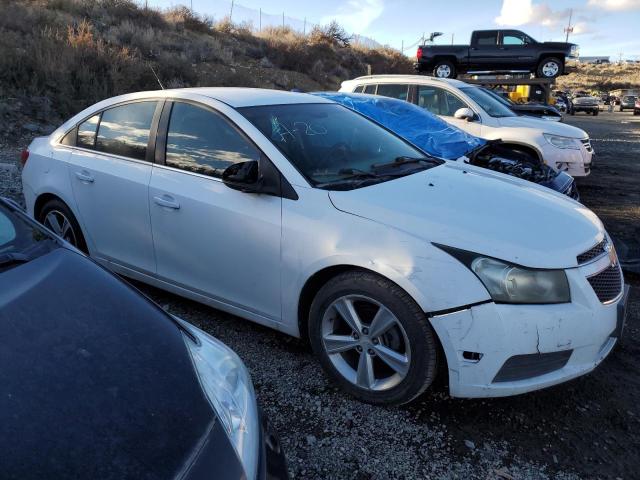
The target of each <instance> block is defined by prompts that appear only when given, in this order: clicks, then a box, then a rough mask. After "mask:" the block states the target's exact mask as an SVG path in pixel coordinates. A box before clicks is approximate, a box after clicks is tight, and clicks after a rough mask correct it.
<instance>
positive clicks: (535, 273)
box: [436, 245, 571, 304]
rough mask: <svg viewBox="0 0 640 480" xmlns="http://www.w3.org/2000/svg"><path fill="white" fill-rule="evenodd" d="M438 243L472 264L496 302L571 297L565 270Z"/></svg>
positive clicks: (553, 300) (538, 301) (566, 299)
mask: <svg viewBox="0 0 640 480" xmlns="http://www.w3.org/2000/svg"><path fill="white" fill-rule="evenodd" d="M436 246H437V247H439V248H441V249H442V250H444V251H445V252H447V253H449V254H451V255H453V256H454V257H455V258H457V259H458V260H460V261H461V262H462V263H464V264H465V265H466V266H467V267H469V269H470V270H471V271H472V272H473V273H475V274H476V276H477V277H478V278H479V279H480V281H481V282H482V284H483V285H484V286H485V288H486V289H487V291H488V292H489V295H491V298H492V299H493V300H494V301H495V302H500V303H520V304H522V303H526V304H543V303H568V302H570V301H571V294H570V291H569V282H568V281H567V275H566V274H565V273H564V270H538V269H533V268H526V267H521V266H519V265H513V264H511V263H508V262H505V261H502V260H498V259H495V258H491V257H485V256H482V255H479V254H477V253H473V252H467V251H465V250H460V249H457V248H452V247H446V246H443V245H436Z"/></svg>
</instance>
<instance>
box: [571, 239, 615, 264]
mask: <svg viewBox="0 0 640 480" xmlns="http://www.w3.org/2000/svg"><path fill="white" fill-rule="evenodd" d="M608 244H609V241H608V240H607V239H606V238H604V239H603V240H602V241H601V242H600V243H598V244H597V245H596V246H594V247H591V248H590V249H589V250H587V251H586V252H582V253H581V254H580V255H578V256H577V257H576V259H577V260H578V265H582V264H583V263H587V262H590V261H591V260H593V259H594V258H598V257H599V256H601V255H604V254H605V253H606V252H607V245H608Z"/></svg>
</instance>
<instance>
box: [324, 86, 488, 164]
mask: <svg viewBox="0 0 640 480" xmlns="http://www.w3.org/2000/svg"><path fill="white" fill-rule="evenodd" d="M312 95H317V96H318V97H323V98H326V99H328V100H333V101H334V102H337V103H340V104H342V105H344V106H345V107H347V108H350V109H352V110H355V111H356V112H358V113H361V114H362V115H364V116H366V117H369V118H370V119H372V120H374V121H375V122H378V123H379V124H381V125H382V126H384V127H386V128H388V129H389V130H391V131H392V132H394V133H396V134H397V135H399V136H401V137H403V138H405V139H406V140H408V141H409V142H411V143H413V144H414V145H415V146H416V147H418V148H420V149H421V150H424V151H425V152H427V153H428V154H430V155H433V156H434V157H438V158H444V159H446V160H457V159H458V158H460V157H461V156H463V155H464V154H465V153H467V152H468V151H470V150H472V149H474V148H476V147H479V146H480V145H484V144H485V143H486V140H483V139H482V138H478V137H475V136H473V135H469V134H468V133H466V132H463V131H462V130H460V129H459V128H457V127H454V126H452V125H449V124H448V123H447V122H445V121H444V120H441V119H440V118H439V117H437V116H436V115H434V114H432V113H431V112H429V111H427V110H425V109H424V108H421V107H418V106H417V105H414V104H412V103H408V102H405V101H402V100H397V99H395V98H387V97H380V96H376V95H366V94H361V93H342V92H315V93H313V94H312Z"/></svg>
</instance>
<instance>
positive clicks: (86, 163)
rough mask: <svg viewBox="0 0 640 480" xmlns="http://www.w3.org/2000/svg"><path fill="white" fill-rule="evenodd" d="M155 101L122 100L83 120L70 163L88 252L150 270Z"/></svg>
mask: <svg viewBox="0 0 640 480" xmlns="http://www.w3.org/2000/svg"><path fill="white" fill-rule="evenodd" d="M157 103H158V102H156V101H144V102H134V103H129V104H125V105H120V106H117V107H113V108H110V109H107V110H105V111H104V112H101V113H99V114H97V115H95V116H93V117H91V118H89V119H88V120H86V121H85V122H83V123H81V124H80V125H79V127H78V134H77V143H76V148H75V149H74V151H73V153H72V154H71V156H70V157H69V166H68V171H69V178H70V182H71V185H72V190H73V195H74V197H75V201H76V205H77V206H78V210H79V214H80V221H81V222H82V224H83V226H84V230H85V234H86V235H87V237H88V239H87V240H88V242H89V245H90V246H91V247H92V248H91V254H92V256H94V257H96V258H98V259H105V260H109V261H115V262H116V263H119V264H121V265H124V266H127V267H133V268H135V269H137V270H141V271H144V272H151V273H152V272H154V271H155V260H154V257H153V241H152V238H151V221H150V219H149V200H148V188H149V181H150V179H151V163H150V162H149V161H148V160H149V158H148V154H147V144H148V142H149V134H150V130H151V126H152V122H153V118H154V113H155V111H156V108H157Z"/></svg>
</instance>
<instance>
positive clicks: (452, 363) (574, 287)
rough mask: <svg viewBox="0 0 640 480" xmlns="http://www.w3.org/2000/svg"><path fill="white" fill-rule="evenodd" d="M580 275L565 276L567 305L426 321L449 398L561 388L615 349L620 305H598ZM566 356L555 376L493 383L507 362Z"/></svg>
mask: <svg viewBox="0 0 640 480" xmlns="http://www.w3.org/2000/svg"><path fill="white" fill-rule="evenodd" d="M584 270H585V269H582V268H574V269H570V270H567V271H566V272H567V277H568V279H569V283H570V287H571V294H572V302H571V303H566V304H558V305H498V304H494V303H486V304H482V305H478V306H475V307H471V308H467V309H463V310H460V311H457V312H453V313H448V314H444V315H438V316H434V317H431V318H430V320H431V324H432V325H433V328H434V329H435V331H436V333H437V334H438V337H439V338H440V341H441V343H442V346H443V348H444V351H445V355H446V358H447V365H448V370H449V390H450V394H451V396H453V397H502V396H509V395H517V394H520V393H525V392H530V391H533V390H538V389H541V388H545V387H549V386H551V385H556V384H559V383H562V382H566V381H567V380H571V379H573V378H576V377H579V376H580V375H584V374H586V373H588V372H590V371H592V370H593V369H594V368H595V367H596V366H598V364H599V363H600V362H602V360H604V359H605V357H606V356H607V355H608V354H609V353H610V352H611V350H612V349H613V347H614V345H615V343H616V338H615V335H616V333H615V332H616V323H617V318H618V307H617V304H618V303H620V302H621V301H622V300H618V301H617V302H614V303H611V304H608V305H603V304H601V303H600V302H599V301H598V299H597V297H596V295H595V293H594V292H593V290H592V289H591V286H590V285H589V283H588V282H587V280H586V275H585V274H588V273H589V272H585V271H584ZM566 350H571V355H570V357H569V360H568V361H567V362H566V364H564V366H563V367H561V368H559V369H557V370H554V371H551V372H548V373H544V374H542V375H535V376H532V377H529V378H524V379H519V380H516V381H508V382H504V381H495V378H496V375H497V374H498V372H499V371H500V369H501V368H502V366H503V365H504V364H505V362H506V361H507V360H508V359H509V358H511V357H514V356H517V355H531V354H538V353H551V352H559V351H566ZM465 352H467V353H466V354H465ZM471 353H475V354H478V353H479V354H481V355H480V359H479V360H478V359H477V358H478V355H471ZM465 357H466V358H465Z"/></svg>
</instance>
